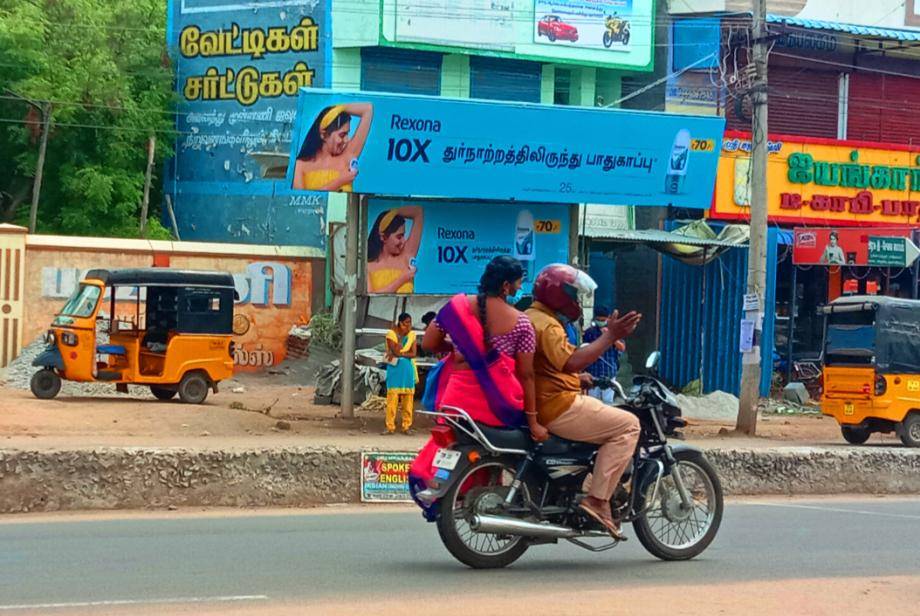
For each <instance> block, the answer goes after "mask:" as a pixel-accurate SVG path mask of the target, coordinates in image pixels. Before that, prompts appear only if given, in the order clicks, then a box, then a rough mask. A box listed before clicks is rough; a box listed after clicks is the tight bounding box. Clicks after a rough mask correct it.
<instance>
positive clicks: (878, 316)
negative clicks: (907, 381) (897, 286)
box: [822, 295, 920, 374]
mask: <svg viewBox="0 0 920 616" xmlns="http://www.w3.org/2000/svg"><path fill="white" fill-rule="evenodd" d="M862 311H866V312H869V311H871V312H873V313H874V318H873V319H872V321H871V324H866V325H862V326H854V325H849V326H847V325H844V326H836V327H838V328H841V329H850V330H854V329H858V328H863V329H867V330H869V331H870V332H871V333H869V334H867V335H866V336H865V341H866V343H867V346H866V348H865V351H866V353H867V354H871V355H872V356H874V358H875V366H876V371H877V372H879V373H882V374H893V373H912V374H920V301H918V300H910V299H901V298H899V297H887V296H875V295H853V296H848V297H841V298H838V299H836V300H834V301H833V302H831V303H830V304H829V305H827V306H825V307H824V308H823V309H822V312H823V313H824V314H827V315H833V314H841V313H850V312H862Z"/></svg>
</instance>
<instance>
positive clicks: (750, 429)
mask: <svg viewBox="0 0 920 616" xmlns="http://www.w3.org/2000/svg"><path fill="white" fill-rule="evenodd" d="M753 3H754V16H753V36H754V45H753V60H754V68H755V77H754V83H753V87H752V88H751V96H752V103H753V107H754V108H753V126H752V131H751V133H752V134H751V240H750V247H749V253H748V278H747V293H748V297H750V298H753V297H754V296H756V298H757V300H756V308H755V309H752V310H747V308H753V302H752V303H750V304H749V303H748V302H747V301H745V304H747V305H746V306H745V310H746V313H745V319H747V320H752V321H753V326H754V344H753V345H752V348H751V350H750V351H748V352H745V353H744V355H743V357H742V366H743V367H742V372H741V401H740V404H739V407H738V422H737V425H736V428H737V430H738V431H739V432H742V433H744V434H750V435H752V434H754V433H756V431H757V403H758V402H759V401H760V380H761V346H762V345H763V344H764V341H763V340H762V339H761V336H762V333H763V316H764V295H765V293H766V287H767V139H768V137H767V134H768V133H767V40H766V36H767V28H766V19H767V3H766V0H753Z"/></svg>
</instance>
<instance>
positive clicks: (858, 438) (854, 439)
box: [840, 426, 872, 445]
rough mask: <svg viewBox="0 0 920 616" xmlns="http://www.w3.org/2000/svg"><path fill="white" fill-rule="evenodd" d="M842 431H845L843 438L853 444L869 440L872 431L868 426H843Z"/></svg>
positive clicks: (860, 443)
mask: <svg viewBox="0 0 920 616" xmlns="http://www.w3.org/2000/svg"><path fill="white" fill-rule="evenodd" d="M840 432H842V433H843V440H845V441H846V442H848V443H850V444H851V445H862V444H863V443H865V442H866V441H868V440H869V437H870V436H872V432H870V431H869V429H868V428H854V427H852V426H841V427H840Z"/></svg>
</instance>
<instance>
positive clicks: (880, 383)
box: [821, 296, 920, 447]
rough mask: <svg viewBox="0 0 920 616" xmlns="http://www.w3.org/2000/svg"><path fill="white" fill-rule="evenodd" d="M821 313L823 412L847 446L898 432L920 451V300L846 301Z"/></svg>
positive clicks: (863, 298) (859, 298)
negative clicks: (875, 435)
mask: <svg viewBox="0 0 920 616" xmlns="http://www.w3.org/2000/svg"><path fill="white" fill-rule="evenodd" d="M822 312H823V313H824V314H825V318H826V319H827V323H826V327H825V337H824V397H823V400H822V403H821V411H822V412H823V413H824V414H825V415H830V416H831V417H833V418H834V419H836V420H837V423H839V424H840V428H841V431H842V432H843V438H844V439H846V441H847V442H849V443H853V444H856V445H858V444H862V443H865V442H866V441H867V440H868V439H869V436H870V435H872V433H873V432H885V433H890V432H896V433H897V435H898V436H899V437H900V438H901V441H902V442H903V443H904V444H905V445H907V446H908V447H920V301H914V300H906V299H897V298H892V297H875V296H854V297H843V298H840V299H837V300H835V301H833V302H832V303H831V304H829V305H828V306H825V307H824V308H822Z"/></svg>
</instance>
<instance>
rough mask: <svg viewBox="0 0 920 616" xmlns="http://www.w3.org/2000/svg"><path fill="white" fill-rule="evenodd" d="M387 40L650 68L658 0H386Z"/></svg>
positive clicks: (534, 58)
mask: <svg viewBox="0 0 920 616" xmlns="http://www.w3.org/2000/svg"><path fill="white" fill-rule="evenodd" d="M382 14H383V28H382V32H381V35H382V38H383V39H384V42H385V43H386V44H389V45H396V46H403V47H422V48H440V49H446V48H457V47H459V48H465V49H487V50H489V51H490V52H492V53H491V54H490V55H500V56H501V55H507V56H508V57H514V58H517V59H530V60H536V61H557V62H559V61H561V62H566V61H569V62H577V63H579V64H593V65H599V66H605V67H610V68H617V67H622V68H630V69H634V70H652V68H653V59H654V53H653V50H654V27H653V26H654V19H655V17H654V16H655V0H431V1H429V2H426V3H424V4H423V5H419V4H418V3H417V2H414V1H413V0H383V13H382Z"/></svg>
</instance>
